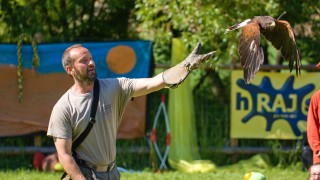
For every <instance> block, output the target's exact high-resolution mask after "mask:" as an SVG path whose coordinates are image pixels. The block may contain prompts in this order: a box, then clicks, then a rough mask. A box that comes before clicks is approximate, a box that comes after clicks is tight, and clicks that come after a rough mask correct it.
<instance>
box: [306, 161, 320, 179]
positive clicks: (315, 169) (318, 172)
mask: <svg viewBox="0 0 320 180" xmlns="http://www.w3.org/2000/svg"><path fill="white" fill-rule="evenodd" d="M309 174H310V180H320V163H316V164H313V165H312V166H311V167H310V169H309Z"/></svg>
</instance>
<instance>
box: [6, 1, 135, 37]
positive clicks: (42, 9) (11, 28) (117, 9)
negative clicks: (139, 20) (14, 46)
mask: <svg viewBox="0 0 320 180" xmlns="http://www.w3.org/2000/svg"><path fill="white" fill-rule="evenodd" d="M133 7H134V1H133V0H126V1H116V0H106V1H86V0H78V1H72V0H50V1H42V0H32V1H30V0H12V1H1V2H0V42H5V43H12V42H17V40H18V36H19V35H20V34H21V33H26V34H32V35H35V36H37V37H38V40H39V41H41V42H56V41H59V42H60V41H63V42H72V41H106V40H119V39H129V38H136V35H135V33H134V30H133V29H131V27H130V26H129V24H130V23H129V22H130V21H132V19H134V15H133V14H132V12H131V9H132V8H133ZM40 36H41V37H40Z"/></svg>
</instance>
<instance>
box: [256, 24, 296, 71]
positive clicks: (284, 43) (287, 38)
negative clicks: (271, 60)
mask: <svg viewBox="0 0 320 180" xmlns="http://www.w3.org/2000/svg"><path fill="white" fill-rule="evenodd" d="M261 33H262V34H263V35H264V36H265V37H266V39H267V40H269V41H270V42H271V43H272V45H273V46H274V47H275V48H276V49H277V50H281V54H282V56H283V57H284V59H285V60H288V61H289V69H290V72H291V71H292V69H293V65H295V68H296V73H297V74H300V66H301V60H300V52H299V49H298V47H297V43H296V39H295V35H294V31H293V29H292V28H291V26H290V24H289V23H288V22H287V21H283V20H276V25H275V27H274V28H273V29H268V30H265V29H264V30H261Z"/></svg>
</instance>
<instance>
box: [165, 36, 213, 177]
mask: <svg viewBox="0 0 320 180" xmlns="http://www.w3.org/2000/svg"><path fill="white" fill-rule="evenodd" d="M186 57H187V54H186V51H185V46H184V44H183V43H182V41H180V40H179V39H173V40H172V59H171V61H172V66H174V65H176V64H178V63H180V62H181V61H182V60H184V59H185V58H186ZM168 103H169V104H168V117H169V121H170V123H169V124H170V130H171V137H172V140H171V145H170V151H169V164H170V166H171V167H172V168H173V169H176V170H179V171H182V172H190V173H192V172H212V171H214V169H215V165H214V164H213V163H212V162H211V161H209V160H200V155H199V151H198V145H197V136H196V127H195V125H196V124H195V123H196V122H195V114H194V105H193V96H192V88H191V86H190V78H187V79H186V80H185V81H184V82H183V83H182V84H180V85H179V87H178V88H176V89H173V90H170V92H169V102H168Z"/></svg>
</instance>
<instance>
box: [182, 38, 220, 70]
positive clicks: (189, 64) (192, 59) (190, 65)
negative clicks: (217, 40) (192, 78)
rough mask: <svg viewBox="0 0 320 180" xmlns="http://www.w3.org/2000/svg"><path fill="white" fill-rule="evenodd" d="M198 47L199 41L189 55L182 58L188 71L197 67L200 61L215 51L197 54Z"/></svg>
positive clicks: (208, 57)
mask: <svg viewBox="0 0 320 180" xmlns="http://www.w3.org/2000/svg"><path fill="white" fill-rule="evenodd" d="M200 48H201V43H198V44H197V46H196V47H195V48H194V49H193V51H192V52H191V53H190V54H189V56H188V57H187V58H186V59H185V60H184V66H185V67H186V68H187V69H188V71H192V70H194V69H197V68H198V67H199V65H200V64H201V63H202V62H205V61H207V60H209V59H210V58H211V57H212V56H213V55H214V54H215V53H216V51H211V52H209V53H206V54H198V52H199V50H200Z"/></svg>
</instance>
